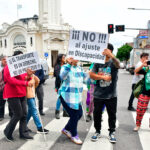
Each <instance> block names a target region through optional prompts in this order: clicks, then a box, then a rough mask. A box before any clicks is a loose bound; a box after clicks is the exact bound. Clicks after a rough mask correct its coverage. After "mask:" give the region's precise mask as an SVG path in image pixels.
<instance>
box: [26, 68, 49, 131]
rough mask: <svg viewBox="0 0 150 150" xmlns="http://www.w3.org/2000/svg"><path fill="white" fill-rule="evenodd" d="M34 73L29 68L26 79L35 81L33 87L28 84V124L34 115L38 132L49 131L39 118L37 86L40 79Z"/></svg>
mask: <svg viewBox="0 0 150 150" xmlns="http://www.w3.org/2000/svg"><path fill="white" fill-rule="evenodd" d="M33 73H34V71H32V70H31V69H27V76H26V81H31V82H32V83H33V87H30V86H27V104H28V115H27V124H28V122H29V120H30V118H31V116H32V117H33V120H34V123H35V124H36V127H37V133H48V132H49V131H48V130H47V129H44V128H43V127H42V124H41V121H40V119H39V114H38V111H37V108H36V102H35V88H36V87H37V86H38V84H39V82H40V80H39V78H38V77H37V76H35V75H34V74H33Z"/></svg>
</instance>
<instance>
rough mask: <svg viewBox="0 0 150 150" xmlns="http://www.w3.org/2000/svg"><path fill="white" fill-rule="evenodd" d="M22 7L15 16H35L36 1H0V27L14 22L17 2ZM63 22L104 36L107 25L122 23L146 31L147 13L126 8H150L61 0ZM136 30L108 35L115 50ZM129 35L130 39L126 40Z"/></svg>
mask: <svg viewBox="0 0 150 150" xmlns="http://www.w3.org/2000/svg"><path fill="white" fill-rule="evenodd" d="M18 1H19V2H20V3H21V4H22V9H20V11H19V17H20V18H23V17H32V16H33V15H34V14H38V0H0V24H2V23H4V22H7V23H10V24H11V23H13V22H14V21H15V20H16V19H17V2H18ZM61 6H62V7H61V12H62V16H63V18H64V21H65V22H67V23H69V24H70V25H72V26H73V27H74V28H75V29H79V30H87V31H96V32H103V33H107V25H108V24H110V23H112V24H114V25H122V24H124V25H125V27H126V28H147V22H148V20H150V11H146V10H141V11H140V10H128V9H127V8H133V7H134V8H145V9H146V8H147V9H150V0H103V1H102V0H61ZM138 32H139V31H136V30H126V31H125V32H123V33H120V32H119V33H114V34H112V35H110V42H111V43H113V44H114V45H115V49H117V47H120V46H121V45H122V44H123V43H125V42H132V41H133V37H135V36H136V35H137V34H138ZM130 36H131V37H130Z"/></svg>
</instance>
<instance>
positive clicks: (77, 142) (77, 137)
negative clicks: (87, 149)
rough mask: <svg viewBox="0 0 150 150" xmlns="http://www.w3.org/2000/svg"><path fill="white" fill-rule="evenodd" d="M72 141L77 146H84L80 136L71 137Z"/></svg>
mask: <svg viewBox="0 0 150 150" xmlns="http://www.w3.org/2000/svg"><path fill="white" fill-rule="evenodd" d="M71 141H72V142H73V143H75V144H78V145H81V144H82V141H81V140H80V138H79V136H78V135H76V136H74V137H71Z"/></svg>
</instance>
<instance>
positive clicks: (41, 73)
mask: <svg viewBox="0 0 150 150" xmlns="http://www.w3.org/2000/svg"><path fill="white" fill-rule="evenodd" d="M41 67H42V65H41ZM35 75H36V76H37V77H38V78H39V79H40V83H39V85H38V87H37V88H36V94H37V98H38V100H39V105H38V106H39V112H40V115H42V116H44V115H45V113H44V112H43V99H44V90H43V83H44V70H43V67H42V68H41V69H39V70H37V71H36V72H35Z"/></svg>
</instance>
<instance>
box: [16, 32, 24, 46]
mask: <svg viewBox="0 0 150 150" xmlns="http://www.w3.org/2000/svg"><path fill="white" fill-rule="evenodd" d="M14 46H26V40H25V37H24V36H23V35H21V34H19V35H17V36H16V37H15V39H14Z"/></svg>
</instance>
